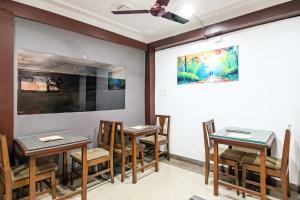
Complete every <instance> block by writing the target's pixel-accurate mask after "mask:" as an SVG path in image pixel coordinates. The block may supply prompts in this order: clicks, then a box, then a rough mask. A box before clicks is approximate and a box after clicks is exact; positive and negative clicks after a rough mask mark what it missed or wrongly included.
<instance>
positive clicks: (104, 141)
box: [98, 120, 115, 155]
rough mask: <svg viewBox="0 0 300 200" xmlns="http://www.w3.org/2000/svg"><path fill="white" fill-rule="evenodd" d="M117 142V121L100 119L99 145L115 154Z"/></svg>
mask: <svg viewBox="0 0 300 200" xmlns="http://www.w3.org/2000/svg"><path fill="white" fill-rule="evenodd" d="M114 143H115V122H112V121H103V120H101V121H100V125H99V134H98V145H99V147H101V148H104V149H106V150H108V151H109V154H110V155H113V150H114Z"/></svg>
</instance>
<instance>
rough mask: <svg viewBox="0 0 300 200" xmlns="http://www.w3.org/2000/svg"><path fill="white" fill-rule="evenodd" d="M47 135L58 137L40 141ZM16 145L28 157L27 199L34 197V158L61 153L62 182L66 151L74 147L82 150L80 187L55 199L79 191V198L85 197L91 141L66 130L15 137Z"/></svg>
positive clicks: (31, 199)
mask: <svg viewBox="0 0 300 200" xmlns="http://www.w3.org/2000/svg"><path fill="white" fill-rule="evenodd" d="M49 136H58V137H60V139H57V140H53V141H42V139H43V138H45V137H49ZM15 141H16V144H17V146H18V147H19V148H20V150H21V153H22V154H23V155H24V156H27V157H29V200H34V199H35V198H36V196H35V193H36V184H35V183H36V174H35V172H36V159H37V158H41V157H46V156H50V155H54V154H59V153H63V178H64V183H66V181H67V180H66V179H67V152H68V151H71V150H74V149H81V150H82V174H81V175H82V188H81V190H80V191H76V192H73V193H70V194H68V195H65V196H63V197H58V198H57V199H67V198H71V197H72V196H75V195H77V194H80V193H81V199H82V200H86V199H87V176H88V170H87V169H88V167H87V145H88V144H89V143H91V142H92V141H91V140H90V139H89V138H87V137H84V136H79V135H74V134H72V133H69V132H67V131H61V132H51V133H44V134H37V135H28V136H22V137H17V138H15Z"/></svg>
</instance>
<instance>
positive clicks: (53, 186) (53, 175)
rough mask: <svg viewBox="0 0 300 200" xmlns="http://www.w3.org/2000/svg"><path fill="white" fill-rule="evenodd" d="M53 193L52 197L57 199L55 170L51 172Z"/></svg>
mask: <svg viewBox="0 0 300 200" xmlns="http://www.w3.org/2000/svg"><path fill="white" fill-rule="evenodd" d="M51 193H52V199H56V179H55V171H53V172H51Z"/></svg>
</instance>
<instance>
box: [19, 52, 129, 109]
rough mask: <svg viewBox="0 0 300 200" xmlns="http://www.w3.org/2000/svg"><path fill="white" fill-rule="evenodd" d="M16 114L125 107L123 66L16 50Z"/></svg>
mask: <svg viewBox="0 0 300 200" xmlns="http://www.w3.org/2000/svg"><path fill="white" fill-rule="evenodd" d="M17 61H18V114H19V115H26V114H42V113H63V112H85V111H100V110H116V109H125V83H126V81H125V68H124V67H120V66H115V65H111V64H104V63H99V62H92V61H87V60H81V59H74V58H68V57H64V56H56V55H51V54H45V53H38V52H32V51H27V50H18V56H17Z"/></svg>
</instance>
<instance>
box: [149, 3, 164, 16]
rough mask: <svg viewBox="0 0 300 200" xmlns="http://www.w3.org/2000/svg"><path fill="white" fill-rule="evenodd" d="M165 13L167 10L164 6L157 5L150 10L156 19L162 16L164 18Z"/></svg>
mask: <svg viewBox="0 0 300 200" xmlns="http://www.w3.org/2000/svg"><path fill="white" fill-rule="evenodd" d="M165 12H166V8H165V7H162V6H156V5H155V6H153V7H152V8H151V9H150V13H151V15H153V16H155V17H161V16H163V14H165Z"/></svg>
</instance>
